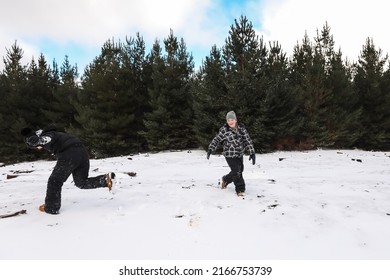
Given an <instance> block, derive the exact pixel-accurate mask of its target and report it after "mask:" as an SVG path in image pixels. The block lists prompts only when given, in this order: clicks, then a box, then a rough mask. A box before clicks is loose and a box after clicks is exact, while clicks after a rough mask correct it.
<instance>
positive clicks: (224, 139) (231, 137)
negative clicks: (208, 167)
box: [209, 124, 255, 157]
mask: <svg viewBox="0 0 390 280" xmlns="http://www.w3.org/2000/svg"><path fill="white" fill-rule="evenodd" d="M220 143H223V152H222V154H223V155H224V156H225V157H242V156H243V155H244V152H245V151H246V150H248V151H249V154H254V153H255V149H254V148H253V143H252V140H251V138H250V137H249V134H248V132H247V131H246V129H245V126H244V125H242V124H237V128H230V127H229V125H228V124H225V125H224V126H223V127H221V128H220V129H219V133H218V134H217V135H216V136H215V137H214V139H213V140H212V141H211V143H210V145H209V150H211V151H212V152H213V151H215V150H216V149H217V147H218V145H219V144H220Z"/></svg>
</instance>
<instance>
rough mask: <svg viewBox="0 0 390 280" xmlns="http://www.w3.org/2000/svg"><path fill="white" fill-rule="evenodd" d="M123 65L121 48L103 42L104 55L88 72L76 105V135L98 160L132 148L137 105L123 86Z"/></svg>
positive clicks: (108, 42)
mask: <svg viewBox="0 0 390 280" xmlns="http://www.w3.org/2000/svg"><path fill="white" fill-rule="evenodd" d="M122 62H123V60H122V45H121V44H120V43H118V44H115V43H114V42H113V41H110V40H108V41H107V42H106V43H104V45H103V47H102V50H101V54H100V55H99V56H98V57H96V58H95V59H94V61H93V62H92V63H91V64H90V65H88V66H87V68H86V69H85V72H84V76H83V79H82V90H81V91H80V92H79V93H78V96H77V99H76V100H75V102H74V104H73V105H74V106H75V109H76V111H77V115H76V116H75V120H76V122H77V123H78V127H76V128H75V129H74V130H73V133H74V134H76V135H77V136H79V137H80V138H81V139H82V140H83V141H84V143H85V144H86V146H87V147H88V148H89V149H90V150H91V153H92V154H93V156H95V157H97V158H100V157H106V156H115V155H121V154H124V153H128V152H129V150H130V149H131V148H129V144H131V141H132V140H133V138H131V137H132V135H134V131H132V123H133V121H134V113H133V112H132V110H131V108H132V106H134V104H132V100H133V97H132V96H130V95H129V94H128V90H127V88H126V86H124V84H125V79H124V75H123V69H122Z"/></svg>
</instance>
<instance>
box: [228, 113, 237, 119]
mask: <svg viewBox="0 0 390 280" xmlns="http://www.w3.org/2000/svg"><path fill="white" fill-rule="evenodd" d="M228 119H233V120H237V116H236V113H234V111H230V112H228V113H227V114H226V120H228Z"/></svg>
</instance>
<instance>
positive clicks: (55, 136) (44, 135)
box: [25, 127, 82, 155]
mask: <svg viewBox="0 0 390 280" xmlns="http://www.w3.org/2000/svg"><path fill="white" fill-rule="evenodd" d="M25 142H26V144H27V146H28V147H30V148H37V147H38V146H42V147H43V148H44V149H45V150H47V151H49V152H50V153H52V154H55V155H58V154H59V153H61V152H63V151H65V150H66V149H67V148H69V147H73V146H82V143H81V142H80V140H79V139H77V138H76V137H74V136H72V135H70V134H67V133H65V132H59V131H56V129H55V128H53V127H48V128H44V129H40V130H37V131H35V133H32V134H31V135H29V136H27V137H26V138H25Z"/></svg>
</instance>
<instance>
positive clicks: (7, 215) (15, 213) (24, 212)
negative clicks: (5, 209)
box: [0, 210, 27, 219]
mask: <svg viewBox="0 0 390 280" xmlns="http://www.w3.org/2000/svg"><path fill="white" fill-rule="evenodd" d="M20 214H27V210H20V211H16V212H14V213H11V214H5V215H0V219H4V218H9V217H15V216H18V215H20Z"/></svg>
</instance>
